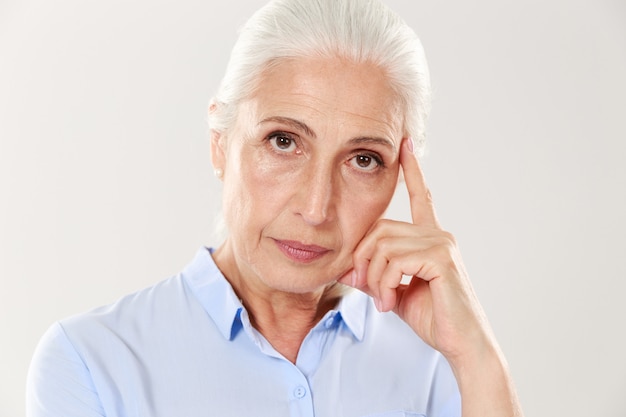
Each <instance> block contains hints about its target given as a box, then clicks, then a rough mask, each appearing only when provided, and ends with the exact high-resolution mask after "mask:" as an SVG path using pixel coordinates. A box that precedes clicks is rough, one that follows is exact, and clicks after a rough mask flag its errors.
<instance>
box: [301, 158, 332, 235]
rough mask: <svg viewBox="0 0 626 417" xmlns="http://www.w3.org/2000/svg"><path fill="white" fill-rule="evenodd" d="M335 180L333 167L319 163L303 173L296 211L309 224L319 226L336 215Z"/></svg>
mask: <svg viewBox="0 0 626 417" xmlns="http://www.w3.org/2000/svg"><path fill="white" fill-rule="evenodd" d="M335 181H336V180H335V175H334V173H333V171H332V169H330V168H322V167H320V166H319V165H314V166H312V167H311V169H310V170H309V171H308V172H307V173H306V174H305V175H303V178H302V181H300V183H299V190H298V191H297V203H296V212H297V214H299V215H300V216H301V217H302V219H303V220H304V221H305V222H306V223H307V224H309V225H311V226H318V225H321V224H323V223H324V222H327V221H328V220H330V219H332V217H333V216H334V214H335V198H336V196H335V189H336V187H335V184H334V183H335Z"/></svg>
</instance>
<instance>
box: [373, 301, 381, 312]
mask: <svg viewBox="0 0 626 417" xmlns="http://www.w3.org/2000/svg"><path fill="white" fill-rule="evenodd" d="M374 305H375V306H376V310H378V312H379V313H382V306H381V304H380V300H379V299H378V298H374Z"/></svg>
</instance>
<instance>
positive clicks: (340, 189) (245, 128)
mask: <svg viewBox="0 0 626 417" xmlns="http://www.w3.org/2000/svg"><path fill="white" fill-rule="evenodd" d="M401 114H402V112H401V111H400V106H399V103H398V102H397V100H396V98H395V96H394V95H393V94H392V92H391V90H390V88H389V86H388V85H387V82H386V80H385V77H384V75H383V73H382V72H381V71H380V70H379V69H378V68H377V67H375V66H373V65H371V64H354V63H352V62H350V61H344V60H339V59H321V58H318V59H294V60H286V61H283V62H281V63H280V64H278V65H277V66H275V67H273V68H272V70H271V71H267V72H266V73H265V74H264V75H263V77H262V79H261V82H260V84H259V87H258V89H257V90H256V91H255V93H254V95H253V96H252V97H251V98H250V99H248V100H246V101H245V102H243V103H242V104H241V106H240V108H239V112H238V119H237V122H236V124H235V126H234V128H233V129H231V130H230V131H229V132H228V134H227V136H221V137H220V136H217V135H214V136H213V138H212V158H213V164H214V166H215V167H219V168H222V169H223V170H224V177H223V181H224V186H223V192H224V195H223V202H224V216H225V220H226V224H227V226H228V230H229V236H228V238H227V241H226V243H225V246H224V251H225V253H229V254H230V255H231V258H232V259H230V260H229V262H228V264H229V267H227V268H226V269H227V270H225V271H224V272H225V273H226V275H227V276H229V275H231V274H238V276H239V277H241V278H243V279H246V280H250V279H252V280H254V282H255V283H257V284H259V285H262V286H265V287H267V288H270V289H276V290H280V291H287V292H296V293H305V292H311V291H316V290H319V289H321V288H324V287H325V286H326V285H327V284H329V283H332V282H334V281H335V280H336V279H337V278H339V277H340V276H341V275H342V274H343V273H345V272H346V271H347V270H348V269H349V268H350V267H351V266H352V252H353V251H354V249H355V247H356V245H357V244H358V243H359V241H360V240H361V239H362V238H363V236H364V235H365V233H366V232H367V231H368V229H369V228H370V227H371V226H372V224H373V223H374V222H375V221H376V220H377V219H378V218H380V216H381V215H382V214H383V213H384V211H385V209H386V208H387V206H388V204H389V201H390V199H391V197H392V195H393V192H394V189H395V186H396V184H397V178H398V154H399V148H400V145H401V140H402V126H403V119H402V116H401Z"/></svg>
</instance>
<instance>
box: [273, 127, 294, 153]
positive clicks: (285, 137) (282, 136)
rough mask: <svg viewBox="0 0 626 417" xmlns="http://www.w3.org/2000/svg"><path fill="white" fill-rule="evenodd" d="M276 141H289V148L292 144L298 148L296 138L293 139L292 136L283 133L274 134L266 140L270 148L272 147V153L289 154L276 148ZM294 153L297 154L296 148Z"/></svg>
mask: <svg viewBox="0 0 626 417" xmlns="http://www.w3.org/2000/svg"><path fill="white" fill-rule="evenodd" d="M278 139H288V140H289V141H290V143H289V146H291V145H292V144H295V145H296V147H297V146H298V143H297V140H296V138H294V137H293V135H290V134H289V133H285V132H274V133H271V134H269V135H268V136H267V139H266V140H267V141H268V142H269V143H270V146H271V147H272V150H273V151H274V152H277V153H289V151H288V150H286V149H281V148H280V147H279V146H278V144H277V143H276V140H278ZM296 152H298V150H297V148H296Z"/></svg>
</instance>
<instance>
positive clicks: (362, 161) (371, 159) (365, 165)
mask: <svg viewBox="0 0 626 417" xmlns="http://www.w3.org/2000/svg"><path fill="white" fill-rule="evenodd" d="M350 164H351V165H352V166H353V167H354V168H356V169H358V170H360V171H366V172H371V171H374V170H375V169H377V168H380V167H383V166H384V165H383V161H382V159H381V158H380V157H379V156H378V155H374V154H358V155H355V156H354V157H352V159H350Z"/></svg>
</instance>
